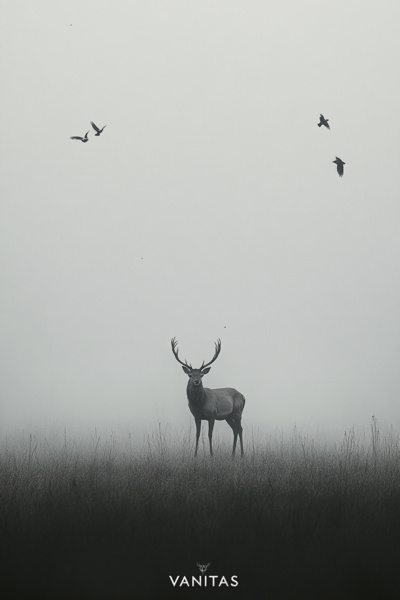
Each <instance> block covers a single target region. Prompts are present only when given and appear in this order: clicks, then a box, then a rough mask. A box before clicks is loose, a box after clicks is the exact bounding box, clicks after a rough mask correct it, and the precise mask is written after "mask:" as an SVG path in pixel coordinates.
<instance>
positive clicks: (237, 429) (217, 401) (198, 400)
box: [171, 338, 245, 455]
mask: <svg viewBox="0 0 400 600" xmlns="http://www.w3.org/2000/svg"><path fill="white" fill-rule="evenodd" d="M171 345H172V351H173V353H174V356H175V358H176V360H177V361H178V362H179V363H181V365H182V369H183V371H184V372H185V373H186V375H187V376H188V377H189V381H188V384H187V389H186V392H187V397H188V401H189V409H190V412H191V413H192V415H193V416H194V420H195V423H196V449H195V455H196V454H197V450H198V445H199V437H200V430H201V421H208V439H209V443H210V454H211V455H212V454H213V448H212V434H213V430H214V423H215V421H224V420H225V421H226V422H227V423H228V425H229V426H230V427H231V428H232V430H233V450H232V454H233V455H234V454H235V450H236V442H237V438H238V436H239V440H240V449H241V453H242V455H243V440H242V431H243V430H242V425H241V420H242V412H243V408H244V405H245V397H244V396H243V394H241V393H240V392H238V391H237V390H235V389H234V388H217V389H210V388H205V387H203V383H202V377H203V375H205V374H206V373H208V372H209V371H210V368H211V367H208V365H210V364H211V363H212V362H214V360H216V358H217V356H218V354H219V353H220V351H221V342H220V340H218V343H216V344H215V348H216V349H215V354H214V358H213V359H212V360H211V361H210V362H209V363H207V364H206V365H204V361H203V364H202V366H201V367H200V369H193V368H192V366H191V365H189V364H188V363H187V362H186V361H185V362H184V363H183V362H182V361H181V360H180V359H179V357H178V352H177V351H176V349H175V348H176V345H177V342H176V340H175V338H173V339H172V340H171Z"/></svg>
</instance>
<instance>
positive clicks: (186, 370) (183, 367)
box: [182, 365, 190, 375]
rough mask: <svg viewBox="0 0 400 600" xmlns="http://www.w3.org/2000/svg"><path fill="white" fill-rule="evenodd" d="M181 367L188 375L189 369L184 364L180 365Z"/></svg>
mask: <svg viewBox="0 0 400 600" xmlns="http://www.w3.org/2000/svg"><path fill="white" fill-rule="evenodd" d="M182 369H183V370H184V372H185V373H186V375H190V369H188V368H187V367H185V365H182Z"/></svg>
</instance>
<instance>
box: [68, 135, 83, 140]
mask: <svg viewBox="0 0 400 600" xmlns="http://www.w3.org/2000/svg"><path fill="white" fill-rule="evenodd" d="M71 140H83V138H82V137H81V136H80V135H73V136H72V137H71Z"/></svg>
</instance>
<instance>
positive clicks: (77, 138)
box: [71, 131, 89, 142]
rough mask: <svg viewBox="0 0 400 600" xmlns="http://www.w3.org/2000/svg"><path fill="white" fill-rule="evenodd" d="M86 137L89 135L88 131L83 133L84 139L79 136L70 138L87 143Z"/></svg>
mask: <svg viewBox="0 0 400 600" xmlns="http://www.w3.org/2000/svg"><path fill="white" fill-rule="evenodd" d="M88 135H89V131H87V132H86V133H85V137H81V136H80V135H73V136H72V137H71V140H81V142H88V141H89V138H88Z"/></svg>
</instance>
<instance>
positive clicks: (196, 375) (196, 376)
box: [171, 338, 221, 387]
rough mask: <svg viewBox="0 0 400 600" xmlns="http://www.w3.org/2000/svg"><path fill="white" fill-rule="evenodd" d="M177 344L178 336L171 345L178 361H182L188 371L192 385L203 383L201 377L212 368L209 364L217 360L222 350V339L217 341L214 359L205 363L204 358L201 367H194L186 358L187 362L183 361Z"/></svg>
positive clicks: (196, 385) (197, 385) (185, 370)
mask: <svg viewBox="0 0 400 600" xmlns="http://www.w3.org/2000/svg"><path fill="white" fill-rule="evenodd" d="M177 346H178V342H177V340H176V338H172V340H171V347H172V352H173V354H174V356H175V358H176V360H177V361H178V363H180V364H181V365H182V369H183V371H184V372H185V373H186V375H187V376H188V377H189V378H190V381H191V383H192V385H193V386H194V387H199V386H200V385H201V379H202V377H203V375H206V374H207V373H208V372H209V371H210V369H211V367H210V366H209V365H211V364H212V363H213V362H214V361H215V360H217V358H218V355H219V353H220V352H221V340H220V339H218V340H217V341H216V342H215V352H214V356H213V357H212V359H211V360H210V361H209V362H208V363H204V360H203V363H202V365H201V367H200V368H199V369H194V368H193V367H192V365H191V364H188V362H187V361H186V360H185V362H182V361H181V359H180V358H179V356H178V348H177Z"/></svg>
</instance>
